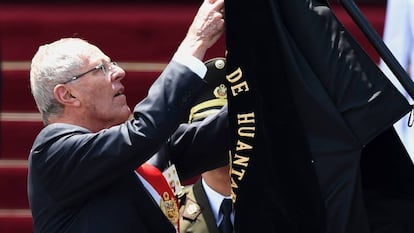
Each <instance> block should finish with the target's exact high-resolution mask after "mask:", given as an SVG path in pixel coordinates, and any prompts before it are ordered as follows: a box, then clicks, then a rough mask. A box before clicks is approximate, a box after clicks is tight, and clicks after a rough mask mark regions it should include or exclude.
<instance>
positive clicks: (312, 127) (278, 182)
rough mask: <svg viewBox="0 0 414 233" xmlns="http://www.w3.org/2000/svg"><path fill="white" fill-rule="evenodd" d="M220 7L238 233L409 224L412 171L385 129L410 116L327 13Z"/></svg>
mask: <svg viewBox="0 0 414 233" xmlns="http://www.w3.org/2000/svg"><path fill="white" fill-rule="evenodd" d="M225 7H226V40H227V41H226V44H227V51H228V53H227V68H226V69H227V70H226V73H227V75H226V79H227V84H226V85H228V102H229V103H228V104H229V120H230V126H231V132H232V139H231V141H232V143H231V159H232V169H231V170H232V171H231V172H232V174H231V176H232V188H233V195H234V199H235V231H236V232H242V233H243V232H248V233H250V232H266V233H272V232H283V233H290V232H295V233H296V232H297V233H301V232H306V233H313V232H324V233H325V232H329V233H345V232H349V233H368V232H377V230H378V232H379V231H380V230H383V229H386V228H387V227H389V224H395V223H396V224H397V225H398V224H400V225H404V224H410V223H409V222H413V221H412V220H408V219H407V215H408V216H410V215H411V214H407V213H410V212H411V213H412V211H413V210H414V207H413V204H411V205H410V203H411V202H413V200H414V188H413V186H414V185H412V184H413V182H414V173H413V171H414V170H413V169H414V168H413V165H412V164H411V162H410V160H409V157H408V155H407V153H406V151H405V149H404V148H403V146H402V144H401V142H400V141H399V139H398V137H397V136H396V134H395V132H394V130H393V128H392V125H393V123H394V122H396V121H397V120H398V119H400V118H401V117H402V116H403V115H405V114H406V113H408V112H409V111H410V109H411V107H410V106H409V104H408V103H407V101H406V100H405V99H404V98H403V97H402V96H401V94H400V93H399V92H398V90H397V89H396V88H395V87H394V86H393V85H392V84H391V82H390V81H389V80H388V79H387V78H386V77H385V76H384V74H383V73H382V72H381V71H380V70H379V69H378V67H377V65H376V64H375V63H374V62H373V61H372V60H371V59H370V58H369V56H368V55H367V54H366V53H365V52H364V51H363V49H361V47H360V46H359V45H358V43H357V42H356V41H355V40H354V39H353V38H352V37H351V35H350V34H349V33H348V32H347V30H346V29H345V28H344V27H343V25H342V24H341V23H340V21H339V20H338V19H337V18H336V17H335V15H334V14H333V12H332V11H331V9H330V7H329V5H328V4H327V3H326V2H323V1H316V0H260V1H254V2H252V1H247V0H226V1H225ZM391 203H398V205H394V204H391ZM396 206H398V207H396ZM403 208H405V209H404V210H403ZM401 210H402V211H405V212H404V213H405V215H404V214H399V211H401ZM395 212H398V214H395ZM390 215H391V217H389V216H390ZM400 215H401V216H405V217H404V218H400V217H401V216H400ZM411 224H412V223H411ZM398 229H402V228H400V226H396V227H394V229H393V230H390V231H384V232H393V233H395V232H399V231H398ZM401 232H404V231H401Z"/></svg>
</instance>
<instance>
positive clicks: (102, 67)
mask: <svg viewBox="0 0 414 233" xmlns="http://www.w3.org/2000/svg"><path fill="white" fill-rule="evenodd" d="M114 66H116V67H117V66H118V63H116V62H110V63H108V66H105V64H104V63H101V64H99V65H97V66H95V67H93V68H92V69H90V70H88V71H85V72H83V73H81V74H78V75H75V76H73V77H72V78H71V79H69V80H68V81H66V82H64V83H63V84H66V83H69V82H72V81H75V80H76V79H79V78H81V77H82V76H84V75H86V74H89V73H90V72H93V71H95V70H101V71H102V73H103V74H104V75H106V74H108V73H109V71H111V70H112V69H113V67H114Z"/></svg>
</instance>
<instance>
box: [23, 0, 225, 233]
mask: <svg viewBox="0 0 414 233" xmlns="http://www.w3.org/2000/svg"><path fill="white" fill-rule="evenodd" d="M223 5H224V1H223V0H205V1H204V2H203V3H202V5H201V6H200V8H199V10H198V12H197V14H196V16H195V18H194V20H193V22H192V24H191V25H190V27H189V30H188V33H187V35H186V37H185V38H184V40H183V41H182V43H181V44H180V46H179V47H178V49H177V51H176V53H175V54H174V56H173V59H172V61H171V62H170V63H169V64H168V65H167V67H166V68H165V70H164V72H163V73H162V74H161V75H160V77H159V78H158V79H157V80H156V81H155V82H154V84H153V85H152V86H151V88H150V90H149V93H148V96H147V97H146V98H145V99H144V100H143V101H142V102H140V103H139V104H137V105H136V106H135V108H134V111H133V113H132V118H131V119H129V118H130V116H131V110H130V108H129V107H128V105H127V102H126V97H125V95H124V94H123V93H124V86H123V85H122V80H123V79H124V77H125V72H124V70H123V69H122V68H120V67H119V66H118V65H117V64H116V63H114V62H112V61H111V59H110V57H108V56H107V55H106V54H104V53H103V52H102V51H101V50H100V49H99V48H97V47H96V46H94V45H92V44H90V43H88V42H86V41H84V40H81V39H78V38H64V39H61V40H58V41H56V42H53V43H51V44H47V45H43V46H41V47H40V48H39V50H38V51H37V53H36V54H35V56H34V57H33V60H32V65H31V73H30V84H31V90H32V94H33V96H34V99H35V101H36V104H37V107H38V109H39V111H40V113H41V115H42V119H43V122H44V124H45V127H44V129H42V131H41V132H40V133H39V135H38V136H37V138H36V139H35V141H34V144H33V147H32V149H31V151H30V155H29V175H28V196H29V202H30V208H31V211H32V216H33V221H34V231H35V232H37V233H40V232H47V233H54V232H76V233H81V232H89V233H90V232H100V233H105V232H122V233H126V232H143V233H147V232H148V233H150V232H154V233H159V232H163V233H168V232H176V231H177V230H178V229H177V226H176V227H174V226H175V224H174V222H171V221H169V219H168V218H167V217H166V215H165V213H163V211H162V210H161V208H159V207H160V206H159V205H160V204H159V203H158V200H159V199H160V196H159V195H158V194H157V193H156V192H154V189H153V187H152V186H151V184H149V183H147V182H146V181H145V179H143V178H142V177H141V175H140V174H139V173H137V172H136V171H135V168H137V167H139V166H140V165H141V164H143V163H144V162H145V161H146V160H148V159H149V158H150V157H151V156H152V155H153V154H154V153H155V152H156V151H157V150H159V148H160V146H161V145H162V144H163V143H165V141H166V140H167V138H168V137H169V136H170V135H171V133H173V132H174V130H175V129H176V128H177V127H178V125H179V123H180V122H181V121H182V119H183V118H184V117H185V116H187V115H188V113H189V110H190V107H191V106H192V104H193V101H194V99H195V97H196V96H197V93H198V91H199V90H201V89H202V88H203V87H204V85H205V82H204V81H203V80H202V78H203V77H204V75H205V73H206V67H205V65H204V64H203V62H202V59H203V58H204V55H205V53H206V51H207V50H208V49H209V48H210V47H211V46H213V45H214V44H215V42H216V41H217V40H218V39H219V38H220V37H221V35H222V34H223V32H224V20H223V8H224V6H223ZM224 116H225V114H224ZM190 132H193V131H190ZM225 149H226V148H223V150H225ZM225 159H227V158H219V157H217V158H215V157H212V158H211V159H210V160H208V161H209V164H203V163H200V164H198V165H197V166H192V167H191V168H189V169H192V170H194V173H196V171H203V169H204V168H203V166H208V167H211V166H213V167H214V166H215V164H217V165H219V164H222V161H223V160H225Z"/></svg>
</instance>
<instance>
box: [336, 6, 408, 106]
mask: <svg viewBox="0 0 414 233" xmlns="http://www.w3.org/2000/svg"><path fill="white" fill-rule="evenodd" d="M339 2H340V4H341V5H342V6H343V7H344V8H345V10H346V11H347V13H348V14H349V15H350V16H351V18H352V19H353V20H354V22H355V23H356V25H357V26H358V27H359V28H360V30H361V31H362V32H363V33H364V35H365V36H366V37H367V39H368V40H369V42H370V43H371V45H372V46H373V47H374V49H375V50H376V51H377V53H378V54H379V56H380V57H381V58H382V60H383V61H384V62H385V64H387V66H388V67H389V69H390V70H391V71H392V73H393V74H394V75H395V77H396V78H397V79H398V81H399V82H400V83H401V85H402V86H403V87H404V89H405V90H406V91H407V93H408V94H409V95H410V96H411V98H412V99H414V83H413V81H412V80H411V78H410V77H409V75H408V74H407V72H406V71H405V69H404V68H403V67H402V66H401V64H400V63H399V62H398V61H397V59H396V58H395V57H394V55H393V54H392V53H391V51H390V50H389V48H388V47H387V46H386V45H385V43H384V41H383V40H382V38H381V37H380V36H379V35H378V33H377V32H376V31H375V30H374V28H373V27H372V26H371V24H370V23H369V22H368V20H367V19H366V18H365V17H364V15H363V14H362V13H361V11H360V10H359V8H358V7H357V6H356V5H355V3H354V1H352V0H339Z"/></svg>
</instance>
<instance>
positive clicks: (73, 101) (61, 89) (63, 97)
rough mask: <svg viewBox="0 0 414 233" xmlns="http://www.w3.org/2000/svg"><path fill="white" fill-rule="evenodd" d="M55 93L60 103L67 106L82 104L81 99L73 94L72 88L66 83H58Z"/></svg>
mask: <svg viewBox="0 0 414 233" xmlns="http://www.w3.org/2000/svg"><path fill="white" fill-rule="evenodd" d="M53 94H54V95H55V98H56V100H57V101H59V103H61V104H63V105H65V106H67V105H71V106H80V102H79V100H78V99H77V98H76V96H73V95H72V93H71V91H70V89H69V88H68V87H67V86H66V85H64V84H58V85H56V86H55V88H54V89H53Z"/></svg>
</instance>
